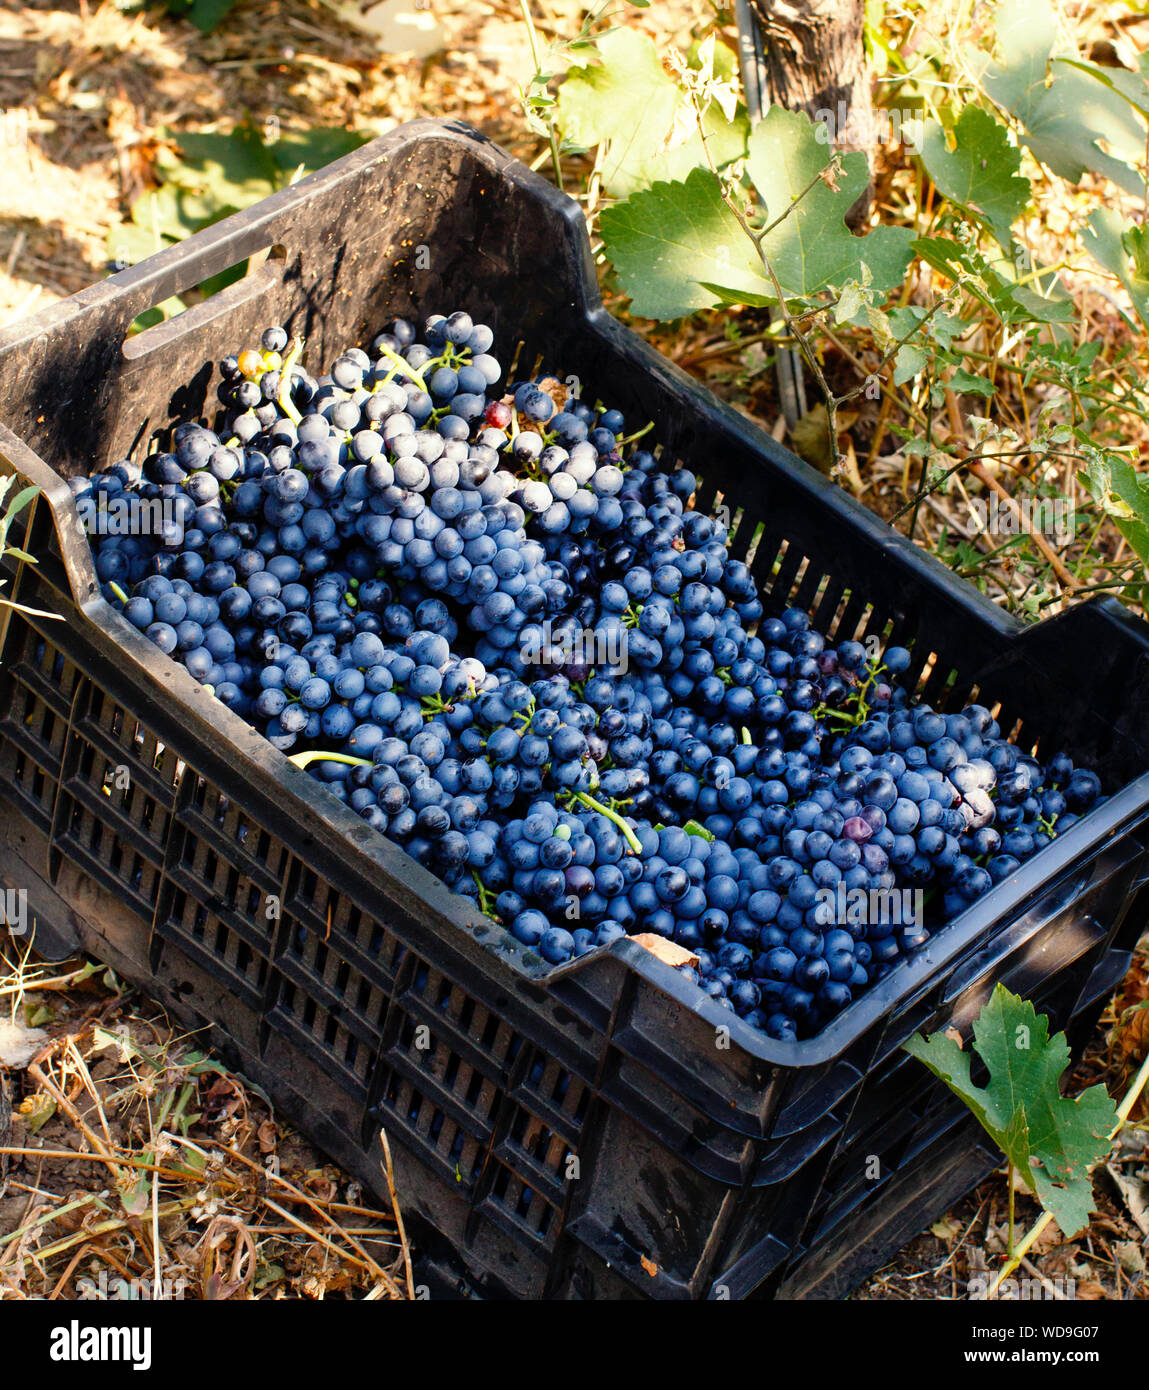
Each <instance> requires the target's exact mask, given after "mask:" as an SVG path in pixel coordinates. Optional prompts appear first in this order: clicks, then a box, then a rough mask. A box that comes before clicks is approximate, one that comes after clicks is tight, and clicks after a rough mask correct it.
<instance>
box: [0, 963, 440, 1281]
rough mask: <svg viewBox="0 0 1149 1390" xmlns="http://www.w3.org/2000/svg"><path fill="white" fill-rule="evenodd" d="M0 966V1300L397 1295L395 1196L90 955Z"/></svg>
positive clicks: (402, 1274) (399, 1251) (400, 1270)
mask: <svg viewBox="0 0 1149 1390" xmlns="http://www.w3.org/2000/svg"><path fill="white" fill-rule="evenodd" d="M4 964H5V965H6V967H7V973H6V975H4V976H3V977H0V1010H2V1011H0V1019H2V1020H3V1023H0V1081H4V1082H5V1083H6V1085H2V1086H0V1093H3V1092H5V1091H6V1092H7V1103H6V1104H4V1105H3V1107H2V1108H3V1111H4V1114H3V1120H7V1121H8V1124H7V1125H5V1124H4V1123H3V1120H0V1140H2V1141H3V1143H2V1144H0V1299H17V1300H19V1299H27V1298H47V1299H75V1298H108V1297H111V1298H117V1297H123V1296H126V1293H127V1290H126V1288H125V1285H126V1286H127V1287H128V1288H135V1289H136V1290H137V1294H136V1296H142V1297H154V1296H159V1297H163V1298H169V1299H170V1298H176V1299H205V1300H221V1299H282V1298H304V1299H325V1298H336V1299H371V1300H378V1299H397V1300H402V1299H406V1298H409V1297H414V1285H413V1282H412V1275H411V1253H410V1249H409V1248H408V1245H407V1241H406V1237H405V1235H404V1233H403V1229H402V1222H401V1219H400V1217H399V1211H398V1205H397V1203H396V1204H394V1205H393V1206H392V1207H390V1208H388V1209H385V1210H381V1209H379V1208H378V1207H377V1206H376V1205H375V1204H374V1203H373V1201H372V1200H371V1198H370V1197H369V1196H365V1195H364V1194H363V1192H362V1191H361V1189H360V1188H359V1186H358V1184H356V1183H354V1182H351V1181H349V1180H348V1179H347V1178H346V1176H345V1175H343V1174H342V1173H340V1172H339V1171H338V1169H336V1168H334V1167H333V1166H331V1165H330V1164H327V1163H325V1162H324V1160H323V1159H322V1157H321V1156H319V1155H318V1154H316V1153H315V1152H314V1151H313V1150H312V1149H311V1147H310V1146H309V1145H308V1144H307V1143H305V1142H304V1141H303V1140H301V1139H300V1138H299V1136H298V1135H296V1134H295V1133H294V1132H293V1131H292V1130H290V1129H289V1128H288V1127H287V1126H285V1125H283V1124H281V1123H280V1122H279V1121H277V1119H276V1116H275V1112H274V1110H273V1108H272V1106H271V1105H270V1104H269V1102H268V1100H267V1098H266V1097H265V1096H264V1095H262V1093H260V1092H259V1091H258V1089H257V1088H256V1087H254V1086H252V1085H251V1084H250V1083H248V1082H245V1081H244V1080H243V1079H242V1078H241V1077H239V1076H236V1075H235V1074H234V1073H232V1072H229V1071H228V1070H227V1069H226V1068H225V1067H224V1066H223V1065H222V1063H220V1062H219V1061H218V1060H216V1059H215V1058H213V1057H212V1056H211V1055H210V1054H207V1053H205V1052H203V1051H202V1050H201V1049H199V1048H198V1047H197V1046H196V1040H195V1038H194V1037H191V1036H188V1035H186V1034H184V1033H182V1032H180V1031H179V1030H177V1029H175V1028H174V1027H173V1026H172V1024H171V1022H170V1021H169V1020H168V1018H167V1017H166V1016H165V1015H164V1013H163V1012H162V1010H160V1009H159V1008H157V1007H156V1006H155V1005H154V1004H151V1003H149V1002H147V1001H146V1000H143V999H141V998H140V997H139V996H138V995H136V994H135V993H134V992H132V991H127V990H124V989H123V988H122V987H121V985H120V983H119V981H117V980H116V979H115V977H114V975H112V973H111V972H110V971H108V970H105V969H103V968H97V967H95V966H94V965H89V966H87V967H86V968H85V967H84V966H83V964H82V963H81V962H71V963H63V964H50V965H49V964H44V965H39V966H37V965H35V964H34V963H33V961H32V960H31V959H30V958H29V957H27V956H25V957H22V958H13V957H12V955H11V954H9V956H8V958H7V959H6V960H5V962H4ZM5 1025H6V1026H5ZM21 1041H26V1043H27V1046H26V1048H25V1049H24V1054H23V1055H22V1056H21V1055H15V1054H17V1053H18V1050H19V1044H20V1042H21ZM28 1053H30V1054H31V1055H30V1056H29V1055H28ZM4 1060H7V1061H9V1062H11V1063H14V1065H13V1066H12V1067H11V1068H10V1069H8V1070H6V1069H5V1067H4V1066H3V1061H4ZM9 1117H10V1118H9ZM382 1178H383V1175H381V1181H382ZM386 1179H387V1181H388V1183H389V1184H390V1185H391V1186H392V1190H393V1184H392V1183H390V1172H389V1171H388V1173H387V1175H386ZM156 1290H158V1291H159V1293H158V1295H157V1294H156V1293H155V1292H154V1291H156Z"/></svg>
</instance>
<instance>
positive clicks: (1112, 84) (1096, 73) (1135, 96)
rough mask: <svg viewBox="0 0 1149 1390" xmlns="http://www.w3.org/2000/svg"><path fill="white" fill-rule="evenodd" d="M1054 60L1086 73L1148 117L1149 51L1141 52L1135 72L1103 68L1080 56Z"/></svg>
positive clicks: (1125, 69) (1124, 69)
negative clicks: (1138, 65) (1138, 66)
mask: <svg viewBox="0 0 1149 1390" xmlns="http://www.w3.org/2000/svg"><path fill="white" fill-rule="evenodd" d="M1054 61H1055V62H1056V63H1057V64H1058V65H1061V64H1065V65H1066V66H1067V67H1071V68H1076V69H1077V70H1078V71H1079V72H1084V73H1088V74H1089V76H1090V77H1092V78H1095V79H1096V80H1097V81H1098V82H1100V83H1102V84H1103V85H1104V86H1106V87H1108V88H1109V89H1110V91H1113V92H1116V93H1117V95H1118V96H1119V97H1122V98H1123V99H1124V100H1125V101H1127V102H1128V103H1129V105H1130V106H1132V107H1133V109H1134V110H1135V111H1140V112H1141V114H1142V115H1143V116H1144V117H1146V119H1149V53H1142V54H1141V57H1140V68H1139V70H1138V71H1137V72H1134V71H1133V70H1132V69H1131V68H1103V67H1102V66H1101V65H1100V64H1099V63H1088V62H1085V61H1084V59H1081V58H1057V59H1055V60H1054Z"/></svg>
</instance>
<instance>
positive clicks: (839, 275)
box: [746, 106, 913, 299]
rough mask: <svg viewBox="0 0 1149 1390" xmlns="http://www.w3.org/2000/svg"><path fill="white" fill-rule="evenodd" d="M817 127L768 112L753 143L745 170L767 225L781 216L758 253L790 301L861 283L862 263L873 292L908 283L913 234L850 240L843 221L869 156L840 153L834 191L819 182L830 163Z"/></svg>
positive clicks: (883, 231) (780, 111) (884, 231)
mask: <svg viewBox="0 0 1149 1390" xmlns="http://www.w3.org/2000/svg"><path fill="white" fill-rule="evenodd" d="M822 129H824V127H821V128H820V127H818V126H816V125H815V123H814V122H813V121H812V120H811V119H810V117H809V116H807V115H806V114H805V113H804V112H801V111H787V110H785V109H784V108H783V107H781V106H772V107H771V108H770V110H769V111H768V112H767V113H766V115H765V116H764V117H763V118H762V120H761V121H760V122H759V123H758V125H757V127H756V128H755V130H754V132H753V134H752V135H751V137H750V146H749V156H748V159H747V165H746V168H747V172H748V173H749V175H750V179H751V182H752V183H753V184H754V187H755V188H756V189H757V191H758V196H759V198H760V199H761V200H762V203H763V206H764V208H765V212H766V219H767V222H768V223H769V222H773V221H775V220H776V219H777V218H780V217H781V218H782V220H781V221H780V222H779V223H778V225H777V226H776V227H775V228H774V229H773V231H771V232H770V233H769V234H768V235H767V236H766V239H765V241H764V242H763V249H764V250H765V252H766V254H767V255H768V256H769V258H770V263H771V264H772V265H773V267H774V271H775V273H776V274H777V276H778V280H779V283H780V284H781V286H782V289H783V292H784V293H785V295H786V298H787V299H792V298H798V299H809V298H811V297H812V296H813V295H815V294H816V293H817V292H818V291H819V290H822V289H826V288H827V287H829V286H831V285H843V284H845V283H846V282H847V281H849V280H859V279H861V278H862V266H863V265H865V266H866V267H868V270H869V273H870V277H871V279H870V281H869V284H870V288H871V290H872V291H873V292H874V293H875V295H877V296H881V295H884V294H885V293H886V292H887V291H889V290H891V289H893V288H894V286H895V285H900V284H901V283H902V281H903V280H904V279H905V274H906V270H907V269H908V268H909V264H910V259H911V255H912V253H911V251H910V242H911V240H912V238H913V234H912V232H911V231H910V230H909V229H908V228H906V227H877V228H875V229H874V230H873V231H872V232H870V234H869V235H868V236H866V237H856V236H854V235H853V233H852V232H851V231H850V229H849V228H848V227H847V226H846V223H845V216H846V213H847V212H848V211H849V210H850V208H851V207H852V206H853V204H854V203H855V202H856V201H857V199H858V197H859V195H860V194H861V193H862V192H863V190H864V189H865V187H866V184H867V182H868V180H869V171H868V169H867V166H866V158H865V155H862V154H859V153H856V152H855V153H853V154H845V155H842V156H841V173H840V175H839V177H838V180H837V185H838V186H837V188H831V187H830V186H829V185H828V184H827V183H826V182H825V181H824V180H822V179H819V178H818V175H819V174H820V173H821V172H822V171H823V170H824V169H825V168H826V167H827V165H828V164H829V163H830V161H831V159H832V158H833V151H832V150H831V149H830V148H829V146H828V145H826V144H824V143H823V141H822V139H821V138H819V136H820V131H821V130H822ZM813 180H816V182H813V186H812V187H811V186H810V185H811V181H813ZM787 209H791V210H790V211H789V212H787ZM783 214H786V215H785V216H783Z"/></svg>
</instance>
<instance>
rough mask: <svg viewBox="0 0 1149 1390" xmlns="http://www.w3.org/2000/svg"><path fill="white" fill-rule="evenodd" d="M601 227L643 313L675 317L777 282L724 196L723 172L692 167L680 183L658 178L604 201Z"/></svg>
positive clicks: (762, 291) (763, 296) (760, 292)
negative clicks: (767, 273) (609, 203)
mask: <svg viewBox="0 0 1149 1390" xmlns="http://www.w3.org/2000/svg"><path fill="white" fill-rule="evenodd" d="M599 229H600V230H601V232H602V237H603V242H604V244H605V246H606V252H607V255H608V256H609V257H610V259H611V263H612V264H613V265H614V268H615V271H616V273H617V274H618V279H619V283H620V285H621V286H622V288H623V289H624V290H625V292H626V293H627V294H628V295H629V296H630V299H631V310H632V311H633V312H634V313H635V314H638V315H640V316H641V317H643V318H653V319H676V318H681V317H682V315H683V314H690V313H693V312H694V310H695V309H707V308H711V307H712V306H713V305H714V304H715V303H719V302H723V301H722V300H721V298H720V296H719V294H718V293H717V292H716V289H715V287H717V286H721V287H722V292H723V293H724V294H728V295H730V296H731V299H730V302H743V303H744V302H747V301H745V300H741V299H739V298H737V297H738V296H740V295H742V294H743V293H747V294H750V295H756V296H758V297H759V299H760V300H764V301H766V302H768V301H769V299H770V298H771V297H772V295H771V291H772V288H773V287H772V286H771V285H770V283H769V281H768V280H767V279H766V276H765V272H764V271H763V269H762V263H761V261H760V260H759V258H758V256H757V255H756V253H755V251H754V247H753V246H752V245H751V243H750V239H749V238H748V237H747V236H746V234H745V232H743V230H742V228H741V227H740V226H739V225H738V220H737V218H736V217H735V216H734V214H733V213H732V212H731V211H730V209H729V208H728V207H727V206H726V204H725V203H724V202H723V201H722V191H721V189H720V187H719V184H718V180H717V178H715V176H714V175H713V174H712V173H711V172H710V171H709V170H708V169H693V170H691V172H690V173H689V174H688V175H687V177H686V178H685V180H683V181H682V182H681V183H668V182H659V183H655V184H653V185H652V186H651V187H650V188H648V189H641V190H639V191H638V192H636V193H632V194H631V195H630V197H629V198H627V199H625V200H624V201H622V202H620V203H615V204H614V205H613V206H612V207H608V208H604V209H603V211H602V214H601V216H600V218H599Z"/></svg>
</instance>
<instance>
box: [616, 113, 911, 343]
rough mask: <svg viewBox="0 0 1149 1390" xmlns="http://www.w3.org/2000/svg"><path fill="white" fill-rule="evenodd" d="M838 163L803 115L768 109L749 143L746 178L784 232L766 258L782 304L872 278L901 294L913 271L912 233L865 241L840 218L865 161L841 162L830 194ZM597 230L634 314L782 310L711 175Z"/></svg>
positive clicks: (638, 203)
mask: <svg viewBox="0 0 1149 1390" xmlns="http://www.w3.org/2000/svg"><path fill="white" fill-rule="evenodd" d="M832 158H833V151H832V150H830V149H829V148H828V147H827V146H826V145H824V144H822V143H821V141H820V140H819V138H818V127H816V126H815V125H814V122H813V121H811V119H810V118H809V116H807V115H805V114H804V113H802V112H799V111H785V110H783V109H782V108H781V107H772V108H771V109H770V111H769V112H768V113H767V114H766V116H765V117H763V119H762V120H761V121H760V122H759V124H758V127H757V128H756V130H755V131H754V133H753V135H752V136H751V137H750V142H749V159H748V162H747V171H748V173H749V175H750V178H751V179H752V181H753V182H754V185H755V188H756V189H757V191H758V194H759V197H760V199H761V200H762V202H763V204H764V207H765V210H766V217H767V221H770V220H777V225H776V226H775V227H773V228H772V229H771V230H770V231H769V232H768V233H767V235H766V237H765V239H764V240H763V243H762V245H763V250H764V251H765V252H766V254H767V255H768V256H769V258H770V262H771V264H772V266H773V268H774V270H775V272H776V274H777V276H778V280H779V283H780V285H781V287H782V292H783V294H784V295H785V297H786V298H787V300H794V299H809V298H812V297H813V296H814V295H816V294H817V293H818V292H819V291H820V290H825V289H828V288H830V287H831V286H835V287H840V286H842V285H844V284H846V283H847V282H848V281H853V280H859V279H860V278H864V275H865V273H866V272H868V274H869V280H868V281H867V284H868V287H869V289H870V291H871V292H872V293H873V294H874V295H875V296H881V295H884V294H886V293H887V292H888V291H889V290H891V289H893V288H894V286H895V285H899V284H901V283H902V281H903V280H904V278H905V274H906V270H907V268H908V266H909V263H910V259H911V255H912V252H911V250H910V242H911V240H912V239H913V233H912V231H911V230H910V229H909V228H906V227H878V228H875V229H874V231H872V232H871V233H870V234H869V235H868V236H866V237H856V236H854V235H853V234H852V233H851V232H850V230H849V228H848V227H847V226H846V223H845V216H846V213H847V212H848V211H849V209H850V207H851V206H852V205H853V203H854V202H855V201H856V199H857V197H858V195H859V194H860V193H861V192H862V190H863V189H864V188H865V186H866V181H867V179H868V172H867V168H866V161H865V157H864V156H863V155H861V154H847V155H844V156H842V167H841V172H840V173H839V175H838V176H837V181H836V184H835V185H834V186H831V185H830V183H828V182H826V181H825V180H823V179H822V178H821V177H820V176H821V175H822V174H823V173H824V172H825V171H826V169H827V167H828V166H829V165H830V163H831V160H832ZM827 177H829V176H827ZM599 228H600V230H601V232H602V236H603V242H604V245H605V247H606V251H607V255H608V256H609V257H610V260H611V262H612V264H613V265H614V268H615V270H616V271H617V273H618V278H619V282H620V284H621V285H622V287H623V289H624V290H625V291H626V293H627V294H628V295H629V296H630V298H631V307H632V309H633V311H634V313H636V314H639V315H642V316H643V317H646V318H661V319H669V318H679V317H681V316H682V315H683V314H688V313H691V312H693V311H694V310H695V309H703V308H710V307H712V306H713V305H715V304H751V305H756V306H763V305H767V304H772V303H776V302H777V298H778V296H777V291H776V288H775V286H774V283H773V281H772V280H771V279H770V278H769V276H768V275H767V273H766V271H765V268H764V267H763V265H762V262H761V260H760V258H759V257H758V255H757V254H756V253H755V250H754V247H753V245H752V244H751V241H750V238H749V237H748V236H747V235H746V233H745V231H744V230H743V229H742V228H741V227H740V226H739V223H738V220H737V218H736V217H735V216H734V214H733V213H732V212H731V211H730V209H729V208H728V207H727V206H726V205H725V203H724V202H723V200H722V191H721V187H720V185H719V182H718V179H717V178H716V177H715V175H714V174H713V173H712V172H711V171H710V170H708V169H700V168H695V169H693V170H691V172H690V173H689V174H688V175H687V177H686V178H685V179H684V180H682V181H681V182H669V181H659V182H656V183H654V184H652V185H651V187H650V188H649V189H640V190H638V191H636V192H634V193H632V194H631V195H630V197H628V198H626V199H625V200H624V201H622V202H619V203H616V204H614V206H613V207H609V208H606V209H604V210H603V212H602V215H601V217H600V219H599ZM864 268H865V269H864Z"/></svg>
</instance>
